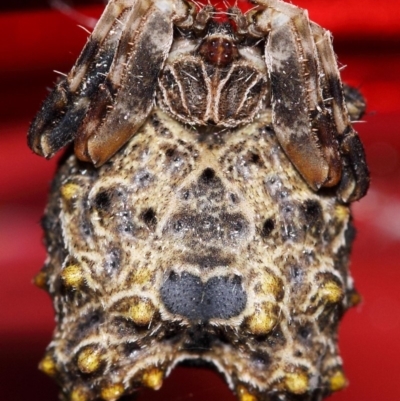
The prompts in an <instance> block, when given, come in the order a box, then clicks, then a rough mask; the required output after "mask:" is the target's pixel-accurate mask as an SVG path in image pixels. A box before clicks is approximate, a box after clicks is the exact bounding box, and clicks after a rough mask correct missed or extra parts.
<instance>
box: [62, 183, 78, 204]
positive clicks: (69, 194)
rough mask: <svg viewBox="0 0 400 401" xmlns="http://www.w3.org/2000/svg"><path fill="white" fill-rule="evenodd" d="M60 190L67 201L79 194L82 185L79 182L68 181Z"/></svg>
mask: <svg viewBox="0 0 400 401" xmlns="http://www.w3.org/2000/svg"><path fill="white" fill-rule="evenodd" d="M60 191H61V196H62V197H63V199H65V200H66V201H71V200H72V199H74V198H75V197H76V196H77V195H78V193H79V191H80V187H79V185H78V184H75V183H73V182H68V183H66V184H64V185H63V186H62V187H61V189H60Z"/></svg>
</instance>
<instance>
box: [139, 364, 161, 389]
mask: <svg viewBox="0 0 400 401" xmlns="http://www.w3.org/2000/svg"><path fill="white" fill-rule="evenodd" d="M163 379H164V372H163V371H162V370H161V369H159V368H156V367H154V368H151V369H148V370H146V371H145V372H144V373H143V376H142V384H143V386H145V387H149V388H151V389H153V390H159V389H160V388H161V386H162V384H163Z"/></svg>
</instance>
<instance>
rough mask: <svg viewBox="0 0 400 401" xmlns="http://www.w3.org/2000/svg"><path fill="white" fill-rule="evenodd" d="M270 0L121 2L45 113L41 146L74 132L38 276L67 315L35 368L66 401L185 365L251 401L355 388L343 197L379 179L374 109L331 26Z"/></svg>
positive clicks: (134, 386)
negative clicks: (215, 376)
mask: <svg viewBox="0 0 400 401" xmlns="http://www.w3.org/2000/svg"><path fill="white" fill-rule="evenodd" d="M256 3H257V4H258V5H259V7H258V8H257V10H255V11H254V12H252V13H249V14H247V15H243V14H242V13H241V12H240V11H239V10H238V9H237V8H236V7H233V8H232V9H230V10H229V12H228V15H229V18H230V19H231V20H234V22H235V24H231V22H232V21H230V22H229V21H228V22H225V23H218V22H216V21H214V20H213V19H212V17H213V8H212V7H211V6H206V7H204V8H203V9H201V10H199V11H196V9H195V7H194V6H190V5H188V4H187V3H185V2H183V1H182V0H163V1H161V0H160V1H154V0H111V1H110V2H109V4H108V6H107V8H106V11H105V14H104V15H103V17H102V18H101V20H100V22H99V24H98V25H97V27H96V28H95V30H94V32H93V34H92V36H91V38H90V40H89V42H88V44H87V45H86V48H85V49H84V51H83V53H82V55H81V57H80V59H79V60H78V63H77V64H76V66H75V67H74V69H73V70H72V71H71V73H70V74H69V75H68V76H67V77H66V78H65V79H63V80H62V81H61V82H60V83H59V84H58V86H57V87H56V89H55V90H54V91H53V92H52V93H51V95H50V97H49V98H48V100H47V101H46V102H45V103H44V105H43V108H42V110H41V111H40V113H39V114H38V117H37V118H36V119H35V121H34V122H33V123H32V126H31V130H30V133H29V145H30V146H31V148H32V149H33V150H34V151H36V152H37V153H39V154H42V155H44V156H46V157H51V156H52V154H53V153H54V152H55V151H57V150H58V149H59V148H61V147H62V146H63V145H65V144H67V143H68V142H71V141H72V140H74V141H75V149H74V151H75V153H74V154H73V152H69V153H68V155H69V156H68V157H66V158H65V159H64V161H63V162H62V163H61V165H60V168H59V171H58V172H57V175H56V177H55V180H54V182H53V185H52V189H51V194H50V200H49V204H48V206H47V209H46V213H45V217H44V218H43V228H44V231H45V241H46V247H47V252H48V258H47V260H46V263H45V266H44V267H43V269H42V271H41V272H40V273H39V275H38V276H37V279H36V283H37V284H38V285H40V286H41V287H43V288H45V289H46V290H47V291H48V292H49V294H50V295H51V297H52V299H53V302H54V307H55V311H56V320H57V327H56V330H55V333H54V338H53V341H52V342H51V344H50V345H49V347H48V350H47V353H46V355H45V357H44V359H43V360H42V362H41V364H40V368H41V369H42V370H43V371H44V372H45V373H47V374H49V375H50V376H52V377H54V378H55V379H56V380H57V381H58V382H59V383H60V385H61V388H62V395H61V397H62V399H63V400H65V401H93V400H95V399H102V400H104V401H114V400H118V399H119V398H120V397H121V396H123V395H125V394H130V393H133V392H135V391H136V390H138V389H139V388H140V387H143V386H145V387H150V388H153V389H158V388H160V386H161V385H162V381H163V378H164V377H166V376H168V374H169V373H170V372H171V370H172V369H173V368H174V366H176V365H177V364H179V363H181V362H189V363H190V362H192V363H196V364H198V363H202V362H203V363H206V364H208V365H212V366H214V367H215V368H216V369H217V370H218V371H219V372H220V373H221V374H222V375H223V376H224V377H225V379H226V382H227V384H228V385H229V387H230V388H231V389H232V390H233V391H234V392H235V394H236V395H237V397H238V400H239V401H257V400H258V401H263V400H264V401H278V400H279V401H320V400H322V398H324V397H325V396H327V395H329V394H330V393H331V392H333V391H336V390H339V389H341V388H343V387H344V386H345V385H346V379H345V377H344V374H343V371H342V362H341V359H340V356H339V355H338V350H337V329H338V323H339V320H340V317H341V316H342V315H343V313H344V312H345V311H346V310H347V309H348V308H349V307H350V306H352V305H354V304H355V303H356V302H357V299H358V296H357V293H356V291H355V290H354V287H353V282H352V278H351V276H350V275H349V270H348V264H349V253H350V248H351V243H352V240H353V237H354V235H353V229H352V226H351V216H350V206H349V203H350V201H353V200H356V199H359V198H360V197H362V196H363V195H364V194H365V192H366V190H367V188H368V183H369V176H368V169H367V167H366V163H365V156H364V151H363V147H362V144H361V142H360V140H359V138H358V135H357V133H356V132H355V131H354V130H353V128H352V126H351V124H350V116H351V117H352V118H358V117H360V115H361V114H362V112H363V108H364V106H365V103H364V102H363V99H362V97H361V96H360V94H359V93H358V92H357V91H355V90H353V89H351V88H347V87H346V88H345V91H343V88H342V84H341V81H340V77H339V72H338V68H337V65H336V61H335V57H334V53H333V50H332V46H331V41H330V36H329V33H328V32H326V31H325V30H323V29H322V28H320V27H319V26H318V25H316V24H314V23H312V22H310V21H309V20H308V17H307V14H306V12H305V11H304V10H301V9H299V8H297V7H295V6H292V5H289V4H287V3H285V2H282V1H279V0H257V1H256ZM233 26H235V27H236V28H235V29H236V30H235V29H233ZM175 28H177V29H175ZM174 31H175V33H173V32H174ZM173 35H174V36H173ZM347 107H348V108H349V110H350V111H349V112H348V111H347ZM99 166H100V167H99ZM323 187H325V188H323Z"/></svg>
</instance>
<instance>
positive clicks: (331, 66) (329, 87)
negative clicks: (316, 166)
mask: <svg viewBox="0 0 400 401" xmlns="http://www.w3.org/2000/svg"><path fill="white" fill-rule="evenodd" d="M311 29H312V33H313V36H314V41H315V45H316V48H317V52H318V56H319V63H320V65H321V71H322V74H321V84H322V87H323V91H324V94H325V96H326V97H327V98H329V99H330V101H329V104H330V108H331V112H332V116H333V119H334V124H335V129H336V136H337V140H338V142H339V149H340V153H341V158H342V169H343V173H342V177H341V180H340V183H339V187H338V196H339V198H340V199H341V200H342V201H343V202H352V201H355V200H357V199H360V198H362V197H363V196H364V195H365V194H366V192H367V190H368V187H369V181H370V179H369V171H368V167H367V164H366V160H365V153H364V148H363V145H362V143H361V141H360V139H359V137H358V134H357V132H356V131H355V130H354V129H353V127H352V125H351V120H350V117H351V114H350V113H349V111H348V108H347V104H348V101H347V99H349V98H351V97H353V98H354V99H355V100H354V102H352V103H349V104H350V105H355V110H354V111H353V114H354V113H357V114H358V115H359V114H360V113H361V114H362V113H363V111H364V109H365V102H364V101H363V99H362V97H361V95H360V94H359V93H358V92H356V91H355V90H353V91H350V90H349V87H346V90H345V91H344V88H343V85H342V82H341V80H340V73H339V69H338V66H337V62H336V57H335V54H334V52H333V48H332V39H331V35H330V33H329V32H328V31H326V30H324V29H323V28H321V27H320V26H318V25H316V24H312V25H311ZM346 94H347V99H346ZM353 108H354V107H353Z"/></svg>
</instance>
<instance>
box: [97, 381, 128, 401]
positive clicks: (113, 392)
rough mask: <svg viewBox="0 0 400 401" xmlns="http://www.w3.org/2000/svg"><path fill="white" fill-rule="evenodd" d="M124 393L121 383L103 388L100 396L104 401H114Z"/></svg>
mask: <svg viewBox="0 0 400 401" xmlns="http://www.w3.org/2000/svg"><path fill="white" fill-rule="evenodd" d="M124 391H125V389H124V386H123V384H122V383H114V384H110V385H108V386H105V387H103V388H102V389H101V393H100V395H101V398H102V399H103V400H105V401H115V400H118V398H119V397H121V396H122V395H123V394H124Z"/></svg>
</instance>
